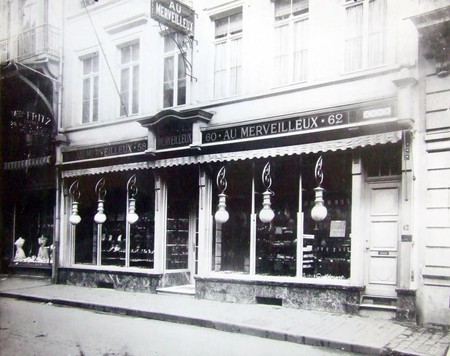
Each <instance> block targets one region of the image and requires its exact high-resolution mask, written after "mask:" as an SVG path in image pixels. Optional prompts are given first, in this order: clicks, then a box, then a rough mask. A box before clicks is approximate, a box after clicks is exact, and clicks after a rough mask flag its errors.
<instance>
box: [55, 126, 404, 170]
mask: <svg viewBox="0 0 450 356" xmlns="http://www.w3.org/2000/svg"><path fill="white" fill-rule="evenodd" d="M401 139H402V131H391V132H384V133H377V134H371V135H363V136H357V137H349V138H343V139H338V140H331V141H324V142H313V143H307V144H300V145H292V146H282V147H273V148H264V149H254V150H242V151H233V152H221V153H211V154H200V155H197V156H183V157H172V158H166V159H156V160H154V161H145V162H135V163H127V164H117V165H109V166H103V167H94V168H84V169H83V168H81V169H74V170H67V171H64V172H63V177H65V178H68V177H76V176H83V175H93V174H104V173H111V172H120V171H128V170H137V169H151V168H164V167H172V166H180V165H188V164H202V163H211V162H226V161H239V160H246V159H257V158H268V157H278V156H292V155H302V154H309V153H318V152H330V151H331V152H334V151H339V150H347V149H355V148H358V147H366V146H374V145H379V144H387V143H396V142H398V141H400V140H401Z"/></svg>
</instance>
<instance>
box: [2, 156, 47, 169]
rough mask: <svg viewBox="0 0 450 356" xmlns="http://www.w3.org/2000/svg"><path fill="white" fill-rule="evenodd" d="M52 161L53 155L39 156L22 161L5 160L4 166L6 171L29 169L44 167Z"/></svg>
mask: <svg viewBox="0 0 450 356" xmlns="http://www.w3.org/2000/svg"><path fill="white" fill-rule="evenodd" d="M50 162H51V156H44V157H37V158H30V159H24V160H21V161H13V162H5V163H4V165H3V168H4V169H5V171H14V170H20V169H27V168H31V167H42V166H46V165H49V164H50Z"/></svg>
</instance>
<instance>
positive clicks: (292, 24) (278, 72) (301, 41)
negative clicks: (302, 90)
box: [274, 0, 309, 85]
mask: <svg viewBox="0 0 450 356" xmlns="http://www.w3.org/2000/svg"><path fill="white" fill-rule="evenodd" d="M308 11H309V3H308V0H277V1H276V2H275V14H274V15H275V57H274V81H275V84H276V85H283V84H289V83H296V82H300V81H304V80H306V75H307V64H308V17H307V15H308Z"/></svg>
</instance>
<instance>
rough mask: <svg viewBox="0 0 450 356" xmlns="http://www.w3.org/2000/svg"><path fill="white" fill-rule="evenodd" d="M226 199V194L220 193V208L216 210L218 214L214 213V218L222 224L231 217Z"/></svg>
mask: <svg viewBox="0 0 450 356" xmlns="http://www.w3.org/2000/svg"><path fill="white" fill-rule="evenodd" d="M225 199H226V195H225V194H223V193H221V194H219V204H218V205H217V207H218V209H217V211H216V214H215V215H214V219H215V220H216V222H218V223H220V224H224V223H226V222H227V221H228V219H229V218H230V214H228V211H227V210H226V206H227V205H226V203H225Z"/></svg>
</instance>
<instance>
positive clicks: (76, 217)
mask: <svg viewBox="0 0 450 356" xmlns="http://www.w3.org/2000/svg"><path fill="white" fill-rule="evenodd" d="M69 221H70V223H71V224H72V225H77V224H79V223H80V221H81V216H80V215H78V214H71V215H70V218H69Z"/></svg>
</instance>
